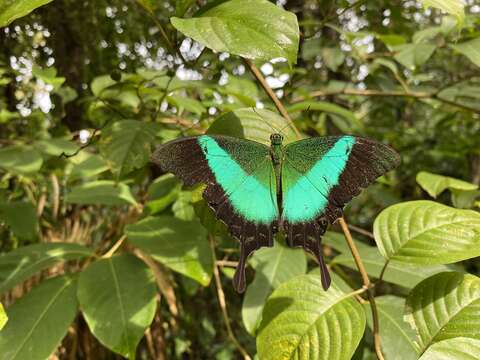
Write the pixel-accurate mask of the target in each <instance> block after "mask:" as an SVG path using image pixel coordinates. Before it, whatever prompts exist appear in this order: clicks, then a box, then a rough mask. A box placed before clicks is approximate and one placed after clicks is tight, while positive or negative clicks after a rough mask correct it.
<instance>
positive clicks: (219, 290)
mask: <svg viewBox="0 0 480 360" xmlns="http://www.w3.org/2000/svg"><path fill="white" fill-rule="evenodd" d="M208 241H209V243H210V250H211V252H212V257H213V260H214V261H213V263H214V265H213V276H214V277H215V285H216V287H217V297H218V303H219V305H220V309H221V310H222V316H223V321H224V322H225V327H226V329H227V334H228V337H229V338H230V340H232V342H233V344H234V345H235V347H236V348H237V349H238V351H239V352H240V353H241V354H242V356H243V358H244V360H252V358H251V357H250V355H248V353H247V351H246V350H245V349H244V348H243V346H242V345H241V344H240V343H239V342H238V340H237V338H236V337H235V334H234V333H233V330H232V327H231V326H230V319H229V317H228V311H227V302H226V301H225V293H224V292H223V287H222V280H221V279H220V272H219V271H218V266H217V257H216V255H215V240H214V238H213V235H212V234H208Z"/></svg>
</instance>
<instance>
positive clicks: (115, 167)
mask: <svg viewBox="0 0 480 360" xmlns="http://www.w3.org/2000/svg"><path fill="white" fill-rule="evenodd" d="M157 129H158V126H157V124H154V123H145V122H141V121H136V120H123V121H117V122H115V123H113V124H112V125H111V126H109V127H108V128H107V129H106V130H104V131H103V132H102V140H101V142H100V153H101V154H102V155H103V157H104V158H105V159H106V160H107V162H108V164H109V165H110V167H111V168H112V171H113V172H114V173H116V174H117V176H118V177H121V176H123V175H125V174H128V173H129V172H131V171H133V170H135V169H138V168H141V167H143V166H144V165H145V164H147V163H148V162H149V161H150V155H151V153H152V146H153V142H154V141H155V133H156V131H157Z"/></svg>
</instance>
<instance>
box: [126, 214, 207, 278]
mask: <svg viewBox="0 0 480 360" xmlns="http://www.w3.org/2000/svg"><path fill="white" fill-rule="evenodd" d="M126 233H127V235H128V240H129V242H131V243H132V244H133V245H135V246H136V247H138V248H140V249H142V250H143V251H145V252H146V253H148V254H150V255H151V256H152V257H153V258H154V259H155V260H157V261H158V262H160V263H162V264H163V265H165V266H168V267H169V268H171V269H172V270H174V271H177V272H179V273H180V274H183V275H185V276H188V277H190V278H192V279H194V280H196V281H198V282H199V283H200V284H202V285H203V286H207V285H208V284H209V283H210V278H211V277H212V267H213V260H212V254H211V251H210V246H209V244H208V241H207V232H206V231H205V229H204V228H203V227H202V225H201V224H200V223H199V222H197V221H183V220H180V219H177V218H174V217H170V216H161V217H147V218H145V219H143V220H140V221H139V222H137V223H136V224H133V225H129V226H127V229H126Z"/></svg>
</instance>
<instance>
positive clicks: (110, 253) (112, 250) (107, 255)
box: [102, 235, 127, 258]
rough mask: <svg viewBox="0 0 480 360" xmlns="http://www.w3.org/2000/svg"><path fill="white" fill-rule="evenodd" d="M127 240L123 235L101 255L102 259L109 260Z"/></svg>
mask: <svg viewBox="0 0 480 360" xmlns="http://www.w3.org/2000/svg"><path fill="white" fill-rule="evenodd" d="M126 238H127V235H123V236H122V237H121V238H120V239H118V241H117V242H116V243H115V244H113V246H112V247H111V248H110V250H108V251H107V252H106V253H105V254H103V255H102V258H110V257H112V256H113V254H115V252H116V251H117V250H118V249H119V248H120V246H122V244H123V242H124V241H125V239H126Z"/></svg>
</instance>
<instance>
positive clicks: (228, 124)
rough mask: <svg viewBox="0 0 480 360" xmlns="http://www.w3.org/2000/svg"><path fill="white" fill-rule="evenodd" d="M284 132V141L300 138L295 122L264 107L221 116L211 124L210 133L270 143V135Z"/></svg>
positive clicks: (239, 110)
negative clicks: (290, 121)
mask: <svg viewBox="0 0 480 360" xmlns="http://www.w3.org/2000/svg"><path fill="white" fill-rule="evenodd" d="M274 132H280V133H282V135H283V137H284V142H285V143H289V142H292V141H295V140H298V138H297V136H296V134H295V131H294V130H293V124H289V123H288V122H287V120H285V119H284V118H283V117H281V116H280V115H278V114H276V113H274V112H272V111H269V110H264V109H251V108H248V109H238V110H234V111H231V112H228V113H226V114H224V115H221V116H219V117H218V118H217V119H215V121H214V122H213V123H212V125H210V128H209V129H208V131H207V133H208V134H222V135H229V136H233V137H239V138H244V139H249V140H254V141H257V142H259V143H262V144H266V145H270V135H271V134H272V133H274Z"/></svg>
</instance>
